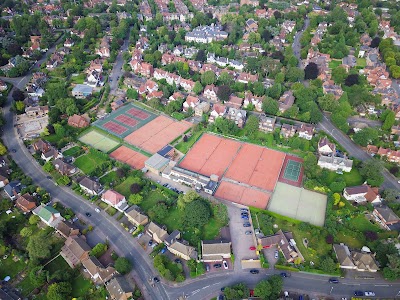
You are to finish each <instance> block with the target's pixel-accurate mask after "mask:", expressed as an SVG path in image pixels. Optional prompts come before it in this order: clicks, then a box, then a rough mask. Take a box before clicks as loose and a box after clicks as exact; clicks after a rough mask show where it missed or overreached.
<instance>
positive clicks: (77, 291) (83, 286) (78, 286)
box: [71, 274, 92, 298]
mask: <svg viewBox="0 0 400 300" xmlns="http://www.w3.org/2000/svg"><path fill="white" fill-rule="evenodd" d="M91 287H92V282H91V281H90V280H87V279H85V278H83V276H82V274H80V275H79V276H78V277H75V278H74V279H73V281H72V293H71V294H72V296H73V297H74V298H78V297H84V296H85V295H86V294H87V293H88V292H89V290H90V288H91Z"/></svg>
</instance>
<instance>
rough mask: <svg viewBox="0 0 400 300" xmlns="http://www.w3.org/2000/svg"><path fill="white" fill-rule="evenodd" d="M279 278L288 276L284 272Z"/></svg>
mask: <svg viewBox="0 0 400 300" xmlns="http://www.w3.org/2000/svg"><path fill="white" fill-rule="evenodd" d="M281 277H289V276H288V274H287V273H285V272H282V273H281Z"/></svg>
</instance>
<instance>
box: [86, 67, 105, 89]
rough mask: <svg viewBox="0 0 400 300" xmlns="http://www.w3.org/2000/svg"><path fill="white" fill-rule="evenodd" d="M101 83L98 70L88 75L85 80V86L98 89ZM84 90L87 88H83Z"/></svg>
mask: <svg viewBox="0 0 400 300" xmlns="http://www.w3.org/2000/svg"><path fill="white" fill-rule="evenodd" d="M100 83H101V73H100V72H98V71H96V70H93V71H91V72H90V73H89V74H88V75H87V77H86V80H85V85H89V86H91V87H96V86H98V85H99V84H100ZM83 88H85V87H83Z"/></svg>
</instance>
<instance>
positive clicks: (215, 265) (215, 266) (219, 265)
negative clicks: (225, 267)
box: [214, 264, 222, 269]
mask: <svg viewBox="0 0 400 300" xmlns="http://www.w3.org/2000/svg"><path fill="white" fill-rule="evenodd" d="M221 267H222V265H221V264H214V268H216V269H219V268H221Z"/></svg>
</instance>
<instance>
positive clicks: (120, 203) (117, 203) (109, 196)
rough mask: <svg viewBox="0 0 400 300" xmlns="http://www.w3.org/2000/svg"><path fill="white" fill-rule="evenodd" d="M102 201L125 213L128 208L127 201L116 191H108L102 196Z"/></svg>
mask: <svg viewBox="0 0 400 300" xmlns="http://www.w3.org/2000/svg"><path fill="white" fill-rule="evenodd" d="M101 200H102V201H104V202H105V203H107V204H109V205H111V206H113V207H115V208H116V209H118V210H119V211H124V210H126V209H127V208H128V204H127V203H126V199H125V196H124V195H121V194H120V193H118V192H116V191H114V190H107V191H106V192H105V193H104V194H103V195H102V196H101Z"/></svg>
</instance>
